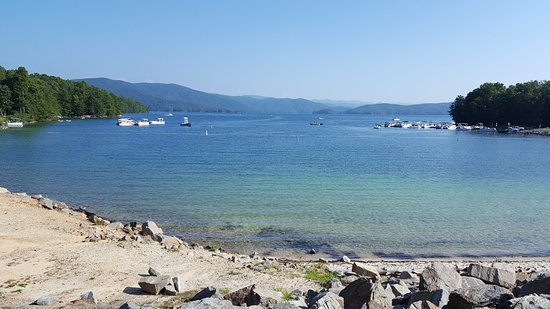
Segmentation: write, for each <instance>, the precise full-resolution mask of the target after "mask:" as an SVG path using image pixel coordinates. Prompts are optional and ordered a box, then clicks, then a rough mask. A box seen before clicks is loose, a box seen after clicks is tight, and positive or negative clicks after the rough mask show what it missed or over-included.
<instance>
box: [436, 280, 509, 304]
mask: <svg viewBox="0 0 550 309" xmlns="http://www.w3.org/2000/svg"><path fill="white" fill-rule="evenodd" d="M513 297H514V295H513V294H512V292H510V290H508V289H506V288H503V287H501V286H498V285H492V284H488V285H480V286H474V287H469V288H462V289H458V290H455V291H453V292H452V293H451V295H450V296H449V303H448V304H447V306H446V307H445V308H446V309H471V308H475V307H483V306H492V307H495V306H497V305H501V304H504V303H505V302H506V301H508V300H510V299H512V298H513Z"/></svg>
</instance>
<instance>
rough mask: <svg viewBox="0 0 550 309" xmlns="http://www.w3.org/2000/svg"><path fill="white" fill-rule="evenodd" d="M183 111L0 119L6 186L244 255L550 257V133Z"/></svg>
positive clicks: (0, 164) (1, 176)
mask: <svg viewBox="0 0 550 309" xmlns="http://www.w3.org/2000/svg"><path fill="white" fill-rule="evenodd" d="M147 116H148V118H150V119H151V118H156V117H159V116H162V115H160V114H159V115H147ZM182 116H183V115H181V114H176V115H175V117H165V118H166V120H167V124H166V125H165V126H151V127H144V128H141V127H117V126H116V125H115V120H114V119H97V120H95V119H94V120H73V121H72V122H70V123H66V122H56V123H51V124H47V125H41V126H29V127H25V128H23V129H19V130H6V131H3V132H0V186H4V187H7V188H9V189H10V190H12V191H25V192H28V193H41V194H44V195H46V196H49V197H51V198H55V199H59V200H64V201H67V202H68V203H70V204H71V205H72V206H74V207H86V208H87V209H88V210H90V211H93V212H97V213H100V214H104V215H105V216H107V217H110V218H115V219H119V220H124V221H144V220H154V221H156V222H157V223H159V224H160V225H161V226H162V227H163V228H164V229H165V231H166V232H167V233H170V234H175V235H178V236H181V237H182V238H184V239H186V240H187V241H189V242H192V241H198V242H200V243H209V244H211V243H215V244H219V245H222V246H224V247H226V248H228V249H230V250H236V251H240V252H250V251H259V252H264V253H274V254H276V253H280V252H281V251H288V250H290V251H294V252H297V253H303V252H304V251H305V250H306V249H308V248H316V249H317V250H318V251H320V252H322V253H325V254H329V255H335V256H337V255H340V254H348V255H351V256H365V255H370V256H380V257H401V258H409V257H422V256H436V257H437V256H481V255H485V256H486V255H490V256H500V255H537V256H550V241H548V239H550V223H549V222H550V221H549V220H550V190H549V188H550V175H549V174H548V172H549V171H550V157H549V156H548V153H549V152H550V139H548V138H542V137H521V136H508V135H483V134H475V133H470V132H459V131H458V132H457V131H446V130H414V129H398V128H391V129H390V128H383V129H380V130H375V129H373V128H372V127H373V125H374V124H375V123H380V122H382V123H383V122H384V121H385V120H388V119H387V117H386V116H380V117H378V116H359V115H337V116H332V115H330V116H326V117H325V118H326V119H324V120H323V122H324V123H325V125H323V126H310V125H309V123H310V122H311V121H314V120H317V119H316V117H313V116H311V115H290V116H271V115H226V114H189V115H188V116H190V120H191V122H192V123H193V127H191V128H185V127H180V126H179V122H180V121H181V117H182ZM134 118H139V116H137V115H134ZM409 120H432V121H438V120H440V121H442V120H448V119H447V118H446V117H445V116H425V117H411V118H410V119H409ZM317 121H318V120H317ZM206 130H208V135H205V134H204V133H205V131H206Z"/></svg>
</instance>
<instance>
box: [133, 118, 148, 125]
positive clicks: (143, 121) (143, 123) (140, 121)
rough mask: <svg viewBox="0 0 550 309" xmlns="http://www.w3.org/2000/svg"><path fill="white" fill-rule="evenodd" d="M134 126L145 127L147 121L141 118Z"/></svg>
mask: <svg viewBox="0 0 550 309" xmlns="http://www.w3.org/2000/svg"><path fill="white" fill-rule="evenodd" d="M135 125H136V126H138V127H147V126H149V119H147V118H142V119H140V120H139V121H136V123H135Z"/></svg>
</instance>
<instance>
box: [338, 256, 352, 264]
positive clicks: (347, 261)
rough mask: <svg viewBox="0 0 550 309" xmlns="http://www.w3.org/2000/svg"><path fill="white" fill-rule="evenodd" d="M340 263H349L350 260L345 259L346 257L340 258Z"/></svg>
mask: <svg viewBox="0 0 550 309" xmlns="http://www.w3.org/2000/svg"><path fill="white" fill-rule="evenodd" d="M340 261H342V262H344V263H351V259H350V258H349V257H347V256H346V255H344V256H342V258H341V259H340Z"/></svg>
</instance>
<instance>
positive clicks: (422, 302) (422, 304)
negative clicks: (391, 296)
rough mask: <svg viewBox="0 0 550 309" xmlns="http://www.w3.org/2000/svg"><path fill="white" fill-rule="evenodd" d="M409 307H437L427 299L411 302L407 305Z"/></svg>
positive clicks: (432, 308) (427, 308)
mask: <svg viewBox="0 0 550 309" xmlns="http://www.w3.org/2000/svg"><path fill="white" fill-rule="evenodd" d="M409 309H439V307H438V306H436V305H434V304H433V303H432V302H430V301H429V300H419V301H417V302H415V303H412V304H411V305H410V306H409Z"/></svg>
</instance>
